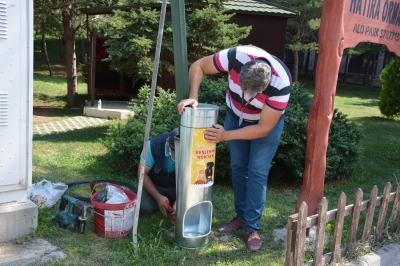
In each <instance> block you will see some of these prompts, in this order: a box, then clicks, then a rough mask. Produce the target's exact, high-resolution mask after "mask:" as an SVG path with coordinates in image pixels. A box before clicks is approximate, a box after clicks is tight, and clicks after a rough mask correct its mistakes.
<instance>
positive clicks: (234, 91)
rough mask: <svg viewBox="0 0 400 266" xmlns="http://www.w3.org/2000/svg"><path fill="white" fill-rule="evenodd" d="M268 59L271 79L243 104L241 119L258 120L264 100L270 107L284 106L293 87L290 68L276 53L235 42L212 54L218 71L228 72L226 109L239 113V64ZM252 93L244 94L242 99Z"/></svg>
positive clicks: (281, 107)
mask: <svg viewBox="0 0 400 266" xmlns="http://www.w3.org/2000/svg"><path fill="white" fill-rule="evenodd" d="M257 58H258V59H262V60H264V61H267V63H268V64H269V65H270V66H271V72H272V76H271V82H270V84H269V85H268V86H267V88H265V90H264V91H263V92H261V93H259V94H257V96H256V97H255V98H254V99H253V100H252V101H251V102H250V103H248V104H247V105H246V106H245V107H244V108H243V119H244V120H245V121H248V122H250V123H256V122H258V120H260V114H261V110H262V108H263V106H264V104H266V105H268V106H269V107H271V108H273V109H275V110H278V111H283V112H284V110H285V108H286V106H287V104H288V101H289V96H290V92H291V89H292V78H291V74H290V71H289V69H288V68H287V67H286V66H285V64H284V63H283V62H282V61H281V60H279V59H278V58H277V57H275V56H273V55H271V54H269V53H267V52H266V51H264V50H263V49H261V48H258V47H256V46H250V45H245V46H237V47H234V48H230V49H225V50H222V51H220V52H218V53H216V54H214V57H213V60H214V65H215V67H216V68H217V70H218V71H219V72H228V85H229V89H228V91H227V92H226V105H227V107H228V111H229V112H230V113H231V114H233V115H235V116H236V117H238V118H239V117H240V115H241V109H242V90H241V88H240V77H239V73H240V69H241V68H242V66H243V65H244V64H245V63H247V62H249V61H251V60H254V59H257ZM250 98H251V97H250V96H249V95H247V94H246V93H245V94H244V100H243V103H246V102H247V101H248V100H249V99H250Z"/></svg>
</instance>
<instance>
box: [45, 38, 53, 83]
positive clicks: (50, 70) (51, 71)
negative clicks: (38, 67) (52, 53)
mask: <svg viewBox="0 0 400 266" xmlns="http://www.w3.org/2000/svg"><path fill="white" fill-rule="evenodd" d="M42 47H43V52H44V55H45V56H46V62H47V67H48V68H49V72H50V77H52V76H53V70H52V69H51V64H50V60H49V55H48V54H47V46H46V39H45V38H44V34H43V35H42Z"/></svg>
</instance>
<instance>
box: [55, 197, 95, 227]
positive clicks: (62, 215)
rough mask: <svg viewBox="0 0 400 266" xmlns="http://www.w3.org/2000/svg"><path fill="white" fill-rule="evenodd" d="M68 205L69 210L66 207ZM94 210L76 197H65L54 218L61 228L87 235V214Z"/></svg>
mask: <svg viewBox="0 0 400 266" xmlns="http://www.w3.org/2000/svg"><path fill="white" fill-rule="evenodd" d="M67 205H68V210H66V207H67ZM93 211H94V210H93V208H92V206H90V205H89V204H87V203H85V202H83V201H81V200H78V199H76V198H74V197H71V196H68V195H63V196H62V198H61V202H60V207H59V211H58V212H57V213H56V215H55V217H54V218H53V221H54V222H57V223H58V225H59V226H60V227H63V228H69V229H71V230H73V231H75V232H79V233H81V234H84V233H85V226H86V220H87V213H88V212H90V213H92V212H93Z"/></svg>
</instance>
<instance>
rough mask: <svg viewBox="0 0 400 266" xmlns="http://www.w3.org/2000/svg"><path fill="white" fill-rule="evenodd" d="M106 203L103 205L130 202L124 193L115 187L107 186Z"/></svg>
mask: <svg viewBox="0 0 400 266" xmlns="http://www.w3.org/2000/svg"><path fill="white" fill-rule="evenodd" d="M106 189H107V201H106V202H105V203H124V202H128V201H130V199H129V198H128V196H127V195H126V194H125V192H124V191H123V190H121V189H119V188H117V187H114V186H110V185H107V186H106Z"/></svg>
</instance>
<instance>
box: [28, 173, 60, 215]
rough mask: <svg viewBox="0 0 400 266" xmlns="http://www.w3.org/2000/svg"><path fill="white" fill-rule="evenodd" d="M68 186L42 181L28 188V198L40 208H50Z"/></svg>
mask: <svg viewBox="0 0 400 266" xmlns="http://www.w3.org/2000/svg"><path fill="white" fill-rule="evenodd" d="M67 189H68V185H66V184H64V183H51V182H50V181H48V180H46V179H43V180H42V181H40V182H38V183H36V184H33V185H32V186H31V187H30V188H28V190H27V193H28V198H30V199H31V200H32V201H33V202H35V203H36V204H37V205H38V206H39V207H41V208H51V207H53V206H54V205H55V204H56V203H57V201H58V200H59V199H60V198H61V196H62V195H63V194H64V192H65V191H67Z"/></svg>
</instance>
